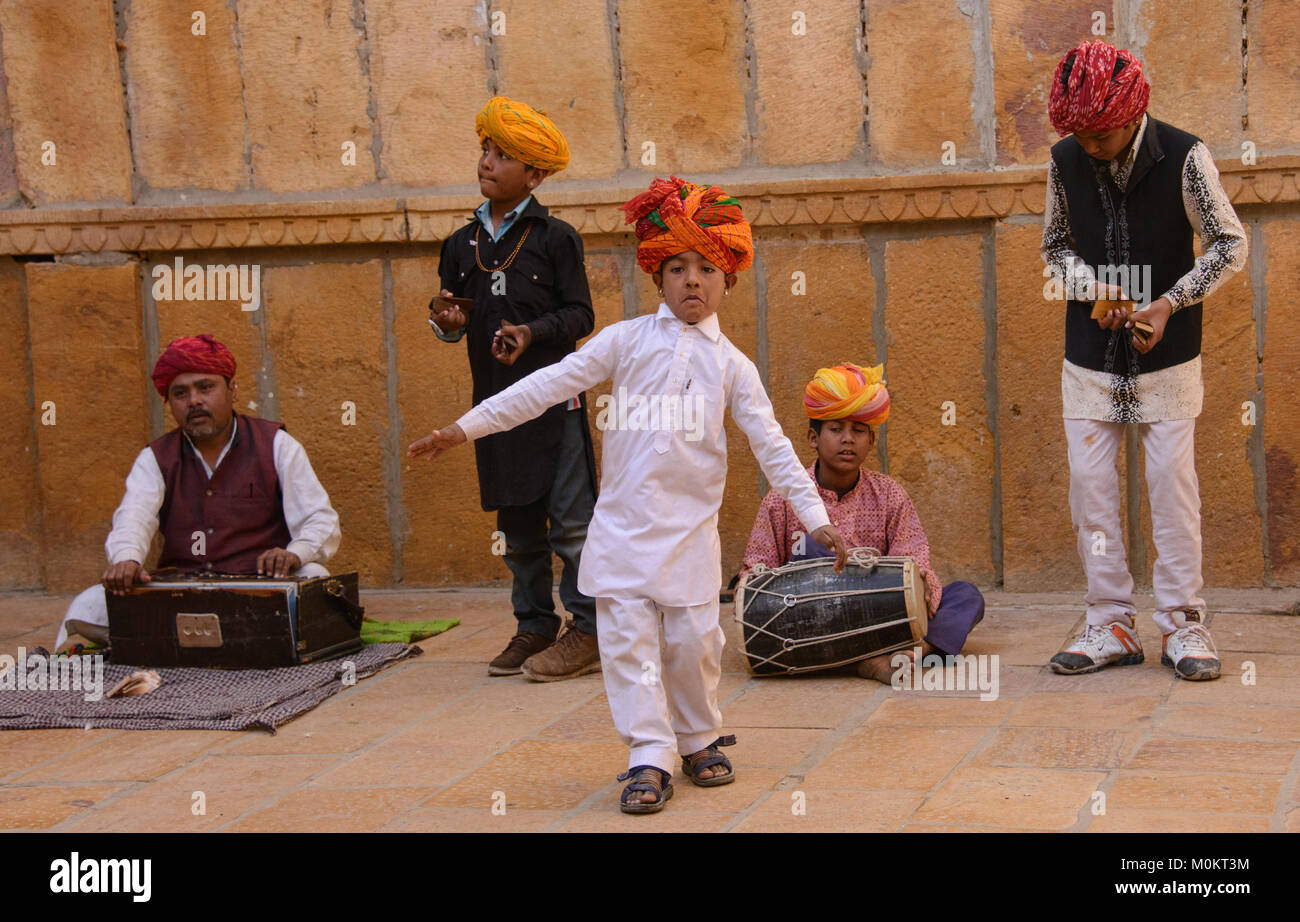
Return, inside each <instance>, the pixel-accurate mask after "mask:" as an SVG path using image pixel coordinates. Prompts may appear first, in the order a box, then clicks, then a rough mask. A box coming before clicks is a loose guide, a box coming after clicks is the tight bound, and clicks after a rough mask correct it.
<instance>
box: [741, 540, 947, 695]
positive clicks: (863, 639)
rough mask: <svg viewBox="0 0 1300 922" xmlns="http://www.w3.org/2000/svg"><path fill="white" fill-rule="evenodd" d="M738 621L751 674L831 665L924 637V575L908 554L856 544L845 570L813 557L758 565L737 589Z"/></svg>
mask: <svg viewBox="0 0 1300 922" xmlns="http://www.w3.org/2000/svg"><path fill="white" fill-rule="evenodd" d="M735 605H736V614H735V619H736V620H737V621H739V622H740V624H741V636H742V643H743V645H744V653H745V659H746V661H747V662H748V664H749V668H750V671H751V672H753V673H755V674H756V675H776V674H779V673H791V672H811V671H813V670H815V669H830V668H832V667H835V666H842V665H845V664H846V663H852V662H856V661H857V660H861V659H866V658H867V657H869V656H876V655H878V654H881V653H890V652H893V651H894V650H904V649H907V648H908V647H912V646H915V645H918V644H920V643H921V640H922V638H924V637H925V634H926V629H927V628H926V625H927V620H928V619H927V617H926V607H925V579H924V577H922V575H921V574H920V572H918V571H917V568H916V562H915V561H914V560H913V559H912V558H911V557H881V556H879V554H878V553H877V552H876V550H875V549H874V548H854V549H853V550H852V551H850V553H849V560H848V563H846V564H845V566H844V571H843V572H842V573H836V572H835V558H833V557H818V558H815V559H813V560H803V561H799V562H798V563H791V564H787V565H786V566H783V567H777V568H776V569H775V570H770V569H768V568H766V567H762V566H760V567H758V568H756V569H755V570H754V571H752V572H750V573H748V574H746V576H745V578H744V579H742V580H741V581H740V584H739V585H738V586H737V587H736V598H735Z"/></svg>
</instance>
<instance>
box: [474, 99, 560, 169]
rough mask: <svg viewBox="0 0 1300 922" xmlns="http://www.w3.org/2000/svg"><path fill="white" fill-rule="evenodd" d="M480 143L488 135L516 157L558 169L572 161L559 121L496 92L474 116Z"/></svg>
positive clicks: (534, 164) (540, 166) (531, 163)
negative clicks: (556, 123)
mask: <svg viewBox="0 0 1300 922" xmlns="http://www.w3.org/2000/svg"><path fill="white" fill-rule="evenodd" d="M474 130H475V131H476V132H478V140H479V143H480V144H482V143H483V142H484V141H485V140H487V139H488V138H491V139H492V140H493V141H496V142H497V147H499V148H501V149H502V150H503V151H505V152H506V153H507V154H509V155H510V156H511V157H514V158H515V159H516V160H522V161H523V162H524V163H526V164H528V165H529V166H535V167H537V169H539V170H546V171H547V172H548V173H554V172H555V171H556V170H562V169H564V168H565V167H566V166H568V165H569V144H568V142H567V141H565V140H564V135H562V134H561V133H560V129H558V128H556V127H555V122H553V121H551V120H550V119H549V118H547V117H546V115H545V113H542V112H539V111H538V110H536V109H534V108H533V107H532V106H529V105H526V104H525V103H522V102H515V101H514V100H513V99H507V98H506V97H504V96H493V97H492V98H491V99H489V100H488V102H487V105H486V106H484V107H483V108H482V110H481V111H480V112H479V114H478V116H477V117H475V119H474Z"/></svg>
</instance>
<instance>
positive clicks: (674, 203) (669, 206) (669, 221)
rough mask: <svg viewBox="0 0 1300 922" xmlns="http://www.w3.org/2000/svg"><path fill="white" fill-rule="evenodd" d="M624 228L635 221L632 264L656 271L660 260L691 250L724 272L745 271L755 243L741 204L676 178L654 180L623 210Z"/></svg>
mask: <svg viewBox="0 0 1300 922" xmlns="http://www.w3.org/2000/svg"><path fill="white" fill-rule="evenodd" d="M623 211H624V213H625V214H626V215H627V221H626V223H628V224H632V223H633V222H636V224H635V226H634V228H633V230H634V231H635V232H636V238H637V240H639V241H641V242H640V244H639V245H638V246H637V248H636V261H637V264H638V265H640V267H641V268H642V269H644V270H645V271H646V272H655V271H656V270H658V268H659V267H660V266H661V265H662V264H663V261H664V260H665V259H667V258H668V257H670V256H676V255H677V254H678V253H685V252H686V251H687V250H695V251H696V252H697V253H699V254H700V255H702V256H703V257H704V258H705V259H707V260H708V261H709V262H711V263H713V265H715V266H717V267H718V268H719V269H721V270H722V271H723V272H727V273H731V272H737V271H739V270H741V269H748V268H749V267H750V266H751V265H752V264H753V262H754V240H753V237H752V235H751V234H750V230H749V222H748V221H746V220H745V216H744V214H743V213H742V212H741V210H740V202H738V201H736V199H734V198H732V197H731V196H729V195H727V194H726V193H725V192H723V191H722V190H721V189H719V188H718V187H717V186H697V185H695V184H694V183H689V182H687V181H686V180H684V179H678V178H677V177H676V176H674V177H672V179H658V178H656V179H655V180H654V182H652V183H650V188H649V189H648V190H647V191H645V192H642V193H641V194H640V195H638V196H636V197H635V198H633V199H632V200H631V201H629V202H627V203H626V204H625V205H623Z"/></svg>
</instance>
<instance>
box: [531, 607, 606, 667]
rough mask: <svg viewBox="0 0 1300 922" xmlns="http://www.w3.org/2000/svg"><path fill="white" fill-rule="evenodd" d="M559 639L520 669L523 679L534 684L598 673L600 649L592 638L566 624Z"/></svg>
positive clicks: (593, 637)
mask: <svg viewBox="0 0 1300 922" xmlns="http://www.w3.org/2000/svg"><path fill="white" fill-rule="evenodd" d="M565 627H566V630H565V632H564V633H563V634H561V635H560V639H559V640H557V641H556V642H555V643H553V644H551V645H550V646H549V647H547V648H546V649H545V650H543V651H542V652H541V653H537V654H534V655H533V656H530V657H529V658H528V659H527V660H526V661H525V662H524V665H523V673H524V676H525V677H527V678H529V679H532V680H533V681H534V682H559V681H561V680H562V679H573V678H576V677H578V676H580V675H587V674H588V673H590V672H600V648H599V647H597V646H596V635H595V634H587V633H584V632H582V631H580V630H578V626H577V625H576V624H574V623H573V622H572V621H570V622H569V623H568V624H567V625H565Z"/></svg>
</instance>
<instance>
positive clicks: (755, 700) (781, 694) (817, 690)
mask: <svg viewBox="0 0 1300 922" xmlns="http://www.w3.org/2000/svg"><path fill="white" fill-rule="evenodd" d="M879 688H881V686H880V685H879V683H876V682H868V681H867V680H865V679H860V678H858V677H857V676H847V677H841V676H836V677H829V678H828V677H824V676H821V675H818V674H816V673H808V674H801V675H793V676H774V677H771V678H764V679H761V680H759V679H756V680H754V681H753V682H751V683H749V684H748V685H746V686H745V687H744V689H743V690H742V691H741V693H740V695H739V696H738V697H737V698H736V699H735V700H734V701H732V702H731V703H730V704H728V705H727V707H726V708H725V710H724V711H723V721H724V726H726V727H727V728H729V729H739V728H741V727H814V728H815V727H827V728H829V727H836V726H839V724H840V723H841V722H842V721H843V720H844V719H845V718H846V717H848V716H849V715H850V714H852V713H853V712H854V711H856V710H857V709H858V708H860V707H861V706H862V705H863V704H865V703H866V701H867V699H868V698H869V697H871V695H873V694H874V693H875V692H876V690H877V689H879Z"/></svg>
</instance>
